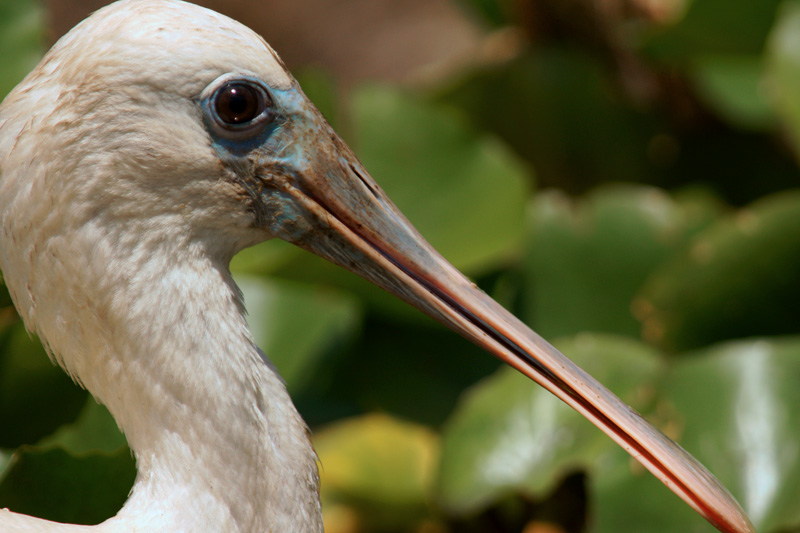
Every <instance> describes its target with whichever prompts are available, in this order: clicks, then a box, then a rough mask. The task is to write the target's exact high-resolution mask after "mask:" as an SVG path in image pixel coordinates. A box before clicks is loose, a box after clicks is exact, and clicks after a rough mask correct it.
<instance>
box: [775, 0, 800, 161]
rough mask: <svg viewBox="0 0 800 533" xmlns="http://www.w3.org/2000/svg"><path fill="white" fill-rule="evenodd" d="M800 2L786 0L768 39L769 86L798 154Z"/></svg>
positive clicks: (799, 145)
mask: <svg viewBox="0 0 800 533" xmlns="http://www.w3.org/2000/svg"><path fill="white" fill-rule="evenodd" d="M798 50H800V2H796V1H794V2H785V4H784V5H783V7H782V8H781V10H780V11H779V16H778V21H777V23H776V24H775V29H774V31H773V32H772V35H771V36H770V40H769V48H768V50H767V68H768V75H769V82H770V85H769V87H770V89H771V90H772V96H773V97H774V98H773V99H774V103H775V107H776V109H777V111H778V113H779V116H780V118H781V121H782V122H783V124H784V125H785V126H786V128H787V129H788V131H789V133H790V136H791V139H792V141H793V145H794V151H795V155H800V54H798Z"/></svg>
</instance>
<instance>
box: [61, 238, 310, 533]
mask: <svg viewBox="0 0 800 533" xmlns="http://www.w3.org/2000/svg"><path fill="white" fill-rule="evenodd" d="M149 246H152V248H151V249H148V247H149ZM95 250H102V248H97V247H96V248H95ZM109 253H111V254H113V250H111V251H110V252H109ZM159 258H163V260H159ZM96 259H97V260H101V258H96ZM106 261H107V262H106V264H107V265H110V267H109V268H106V269H105V274H104V276H105V277H103V278H102V279H101V280H100V282H99V283H98V280H97V279H96V276H95V279H92V276H87V281H89V282H90V283H93V284H94V291H95V294H90V295H88V297H87V301H89V302H90V303H89V307H88V309H84V311H83V312H84V316H77V317H74V318H73V320H76V321H77V322H78V326H77V327H79V328H81V329H82V330H83V331H82V335H80V337H81V338H82V339H83V340H82V344H83V346H74V347H64V348H65V349H67V350H69V349H76V350H83V351H82V355H80V356H77V355H76V354H65V357H64V359H67V357H66V356H69V360H68V361H67V363H69V364H67V365H66V367H67V369H68V371H71V372H73V373H74V374H75V375H80V376H82V377H84V376H89V378H86V379H84V380H83V383H84V385H85V386H86V387H87V388H88V389H89V390H90V391H91V392H92V393H93V394H94V395H95V397H96V398H97V399H98V400H99V401H100V402H102V403H103V404H105V405H106V406H107V407H108V408H109V411H110V412H111V414H112V415H113V416H114V418H115V419H116V420H117V422H118V423H119V425H120V427H121V428H122V429H123V431H124V432H125V434H126V436H127V438H128V442H129V444H130V446H131V449H132V450H133V452H134V455H135V457H136V461H137V468H138V476H137V479H136V482H135V485H134V488H133V492H132V495H131V497H130V499H129V500H128V502H127V503H126V505H125V507H124V508H123V509H122V511H121V512H120V513H119V515H118V516H117V517H116V518H114V519H112V520H111V521H110V522H109V525H112V524H117V525H120V524H124V525H125V528H126V529H127V528H128V526H129V525H134V526H141V530H143V531H144V530H146V531H151V530H154V531H176V532H177V531H206V532H215V531H225V532H234V531H248V532H255V531H287V532H288V531H304V532H306V531H310V532H313V531H321V529H322V525H321V514H320V508H319V496H318V474H317V464H316V456H315V454H314V451H313V449H312V447H311V444H310V442H309V439H308V434H307V429H306V426H305V424H304V422H303V421H302V419H301V418H300V415H299V414H298V413H297V411H296V409H295V407H294V405H293V404H292V401H291V399H290V398H289V396H288V393H287V392H286V388H285V386H284V384H283V381H282V380H281V378H280V377H279V376H278V375H277V373H276V371H275V369H274V368H273V367H272V366H271V364H270V363H269V361H268V360H267V359H266V357H265V356H264V355H263V353H261V352H260V351H259V350H258V348H257V347H256V346H255V344H254V343H253V340H252V337H251V335H250V332H249V330H248V327H247V324H246V322H245V318H244V308H243V305H242V301H241V296H240V293H239V291H238V289H237V287H236V286H235V284H234V282H233V280H232V278H231V276H230V274H229V272H228V269H227V260H226V258H221V259H215V258H213V257H212V256H210V255H209V254H207V253H206V252H205V250H203V246H202V243H200V244H196V245H192V244H187V247H186V248H185V249H184V250H181V251H179V252H175V253H172V252H170V251H166V250H161V249H159V244H158V243H152V244H151V245H148V243H143V242H139V243H137V246H136V247H135V248H134V249H133V251H129V252H128V255H127V256H126V257H124V258H122V257H116V258H115V257H109V258H108V259H107V260H106ZM115 262H116V263H115ZM101 264H102V263H101ZM106 286H107V287H106ZM111 287H113V290H107V288H111ZM75 290H76V292H78V291H81V292H85V291H87V290H92V289H91V287H88V286H83V287H76V288H75ZM54 348H56V351H57V352H58V351H59V350H58V347H55V346H54ZM73 364H74V365H82V366H86V365H88V366H90V367H92V368H93V370H91V371H87V370H88V369H87V368H71V365H73ZM155 526H157V527H155ZM154 527H155V529H151V528H154ZM115 529H116V528H115ZM134 529H136V528H134ZM136 530H137V531H138V530H139V529H136Z"/></svg>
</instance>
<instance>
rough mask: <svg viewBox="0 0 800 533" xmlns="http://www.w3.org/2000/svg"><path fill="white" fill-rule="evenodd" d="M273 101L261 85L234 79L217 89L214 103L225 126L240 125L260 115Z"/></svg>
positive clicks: (217, 113) (215, 109)
mask: <svg viewBox="0 0 800 533" xmlns="http://www.w3.org/2000/svg"><path fill="white" fill-rule="evenodd" d="M271 103H272V102H271V100H270V98H269V96H268V95H267V94H266V92H265V91H264V90H263V89H262V88H261V87H258V86H256V85H253V84H250V83H245V82H241V81H233V82H230V83H226V84H225V85H223V86H222V87H220V88H219V89H218V90H217V92H216V94H215V95H214V101H213V103H212V105H213V106H214V111H215V112H216V115H217V117H218V119H219V120H220V122H222V125H223V126H240V125H245V124H247V123H249V122H252V121H253V120H255V119H257V118H258V117H260V116H261V115H262V114H264V112H265V111H266V110H267V108H268V107H269V106H270V104H271Z"/></svg>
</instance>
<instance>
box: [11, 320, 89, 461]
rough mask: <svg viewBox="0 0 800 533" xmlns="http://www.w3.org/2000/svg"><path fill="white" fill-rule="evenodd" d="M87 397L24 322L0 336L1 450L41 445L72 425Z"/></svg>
mask: <svg viewBox="0 0 800 533" xmlns="http://www.w3.org/2000/svg"><path fill="white" fill-rule="evenodd" d="M86 397H87V394H86V392H85V391H83V390H81V389H79V388H78V387H77V386H75V384H74V383H72V381H71V380H70V379H69V377H67V375H66V374H65V373H64V371H63V370H61V369H60V368H59V367H57V366H56V365H54V364H53V362H52V361H50V359H49V358H48V357H47V354H46V353H45V351H44V348H42V345H41V343H40V342H39V341H38V339H35V338H31V337H30V335H28V333H27V332H26V331H25V329H24V327H23V326H22V323H21V322H18V323H17V324H15V325H14V326H12V327H11V328H9V329H8V330H6V331H5V332H4V333H3V335H2V337H0V447H3V448H16V447H17V446H20V445H22V444H31V443H34V442H37V441H39V440H40V439H41V438H43V437H45V436H46V435H49V434H51V433H52V432H53V431H55V430H56V429H57V428H58V427H59V426H61V425H62V424H65V423H68V422H72V421H73V420H75V418H76V417H77V416H78V413H79V412H80V410H81V407H82V406H83V404H84V402H85V401H86Z"/></svg>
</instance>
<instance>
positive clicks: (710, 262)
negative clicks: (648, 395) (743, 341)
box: [636, 192, 800, 350]
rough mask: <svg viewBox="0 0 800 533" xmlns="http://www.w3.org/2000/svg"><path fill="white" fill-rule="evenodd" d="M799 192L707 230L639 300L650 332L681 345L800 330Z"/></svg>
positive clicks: (663, 342)
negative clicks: (799, 319) (797, 318)
mask: <svg viewBox="0 0 800 533" xmlns="http://www.w3.org/2000/svg"><path fill="white" fill-rule="evenodd" d="M796 228H800V192H784V193H779V194H776V195H773V196H770V197H768V198H765V199H763V200H760V201H758V202H756V203H754V204H752V205H751V206H748V207H746V208H743V209H742V210H740V211H739V212H738V213H736V214H735V215H733V216H729V217H726V218H724V219H723V220H720V221H719V222H718V223H717V224H715V225H713V226H712V227H710V228H708V229H707V230H705V231H703V232H702V233H700V234H699V235H697V237H696V238H695V239H694V240H693V241H692V243H691V244H690V246H688V247H687V248H686V249H685V250H684V251H683V252H681V253H680V254H678V255H677V256H676V257H675V258H674V259H673V260H671V261H669V262H667V263H665V264H664V265H662V266H661V267H660V268H659V269H658V270H657V271H656V272H655V273H654V274H653V275H652V276H651V278H650V279H649V281H648V282H647V284H646V285H645V286H644V288H643V289H642V291H641V293H640V296H639V297H638V299H637V303H636V309H637V310H638V314H639V317H640V318H641V319H642V321H643V327H644V333H645V336H646V337H647V338H648V339H649V340H652V341H654V342H658V343H659V344H661V345H663V346H665V347H668V348H670V349H675V350H684V349H687V348H693V347H699V346H703V345H707V344H710V343H713V342H717V341H722V340H725V339H733V338H741V337H747V336H755V335H776V334H788V333H795V332H800V327H799V326H798V322H797V320H796V317H797V316H800V280H798V277H797V272H798V270H799V269H800V232H798V231H796Z"/></svg>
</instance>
